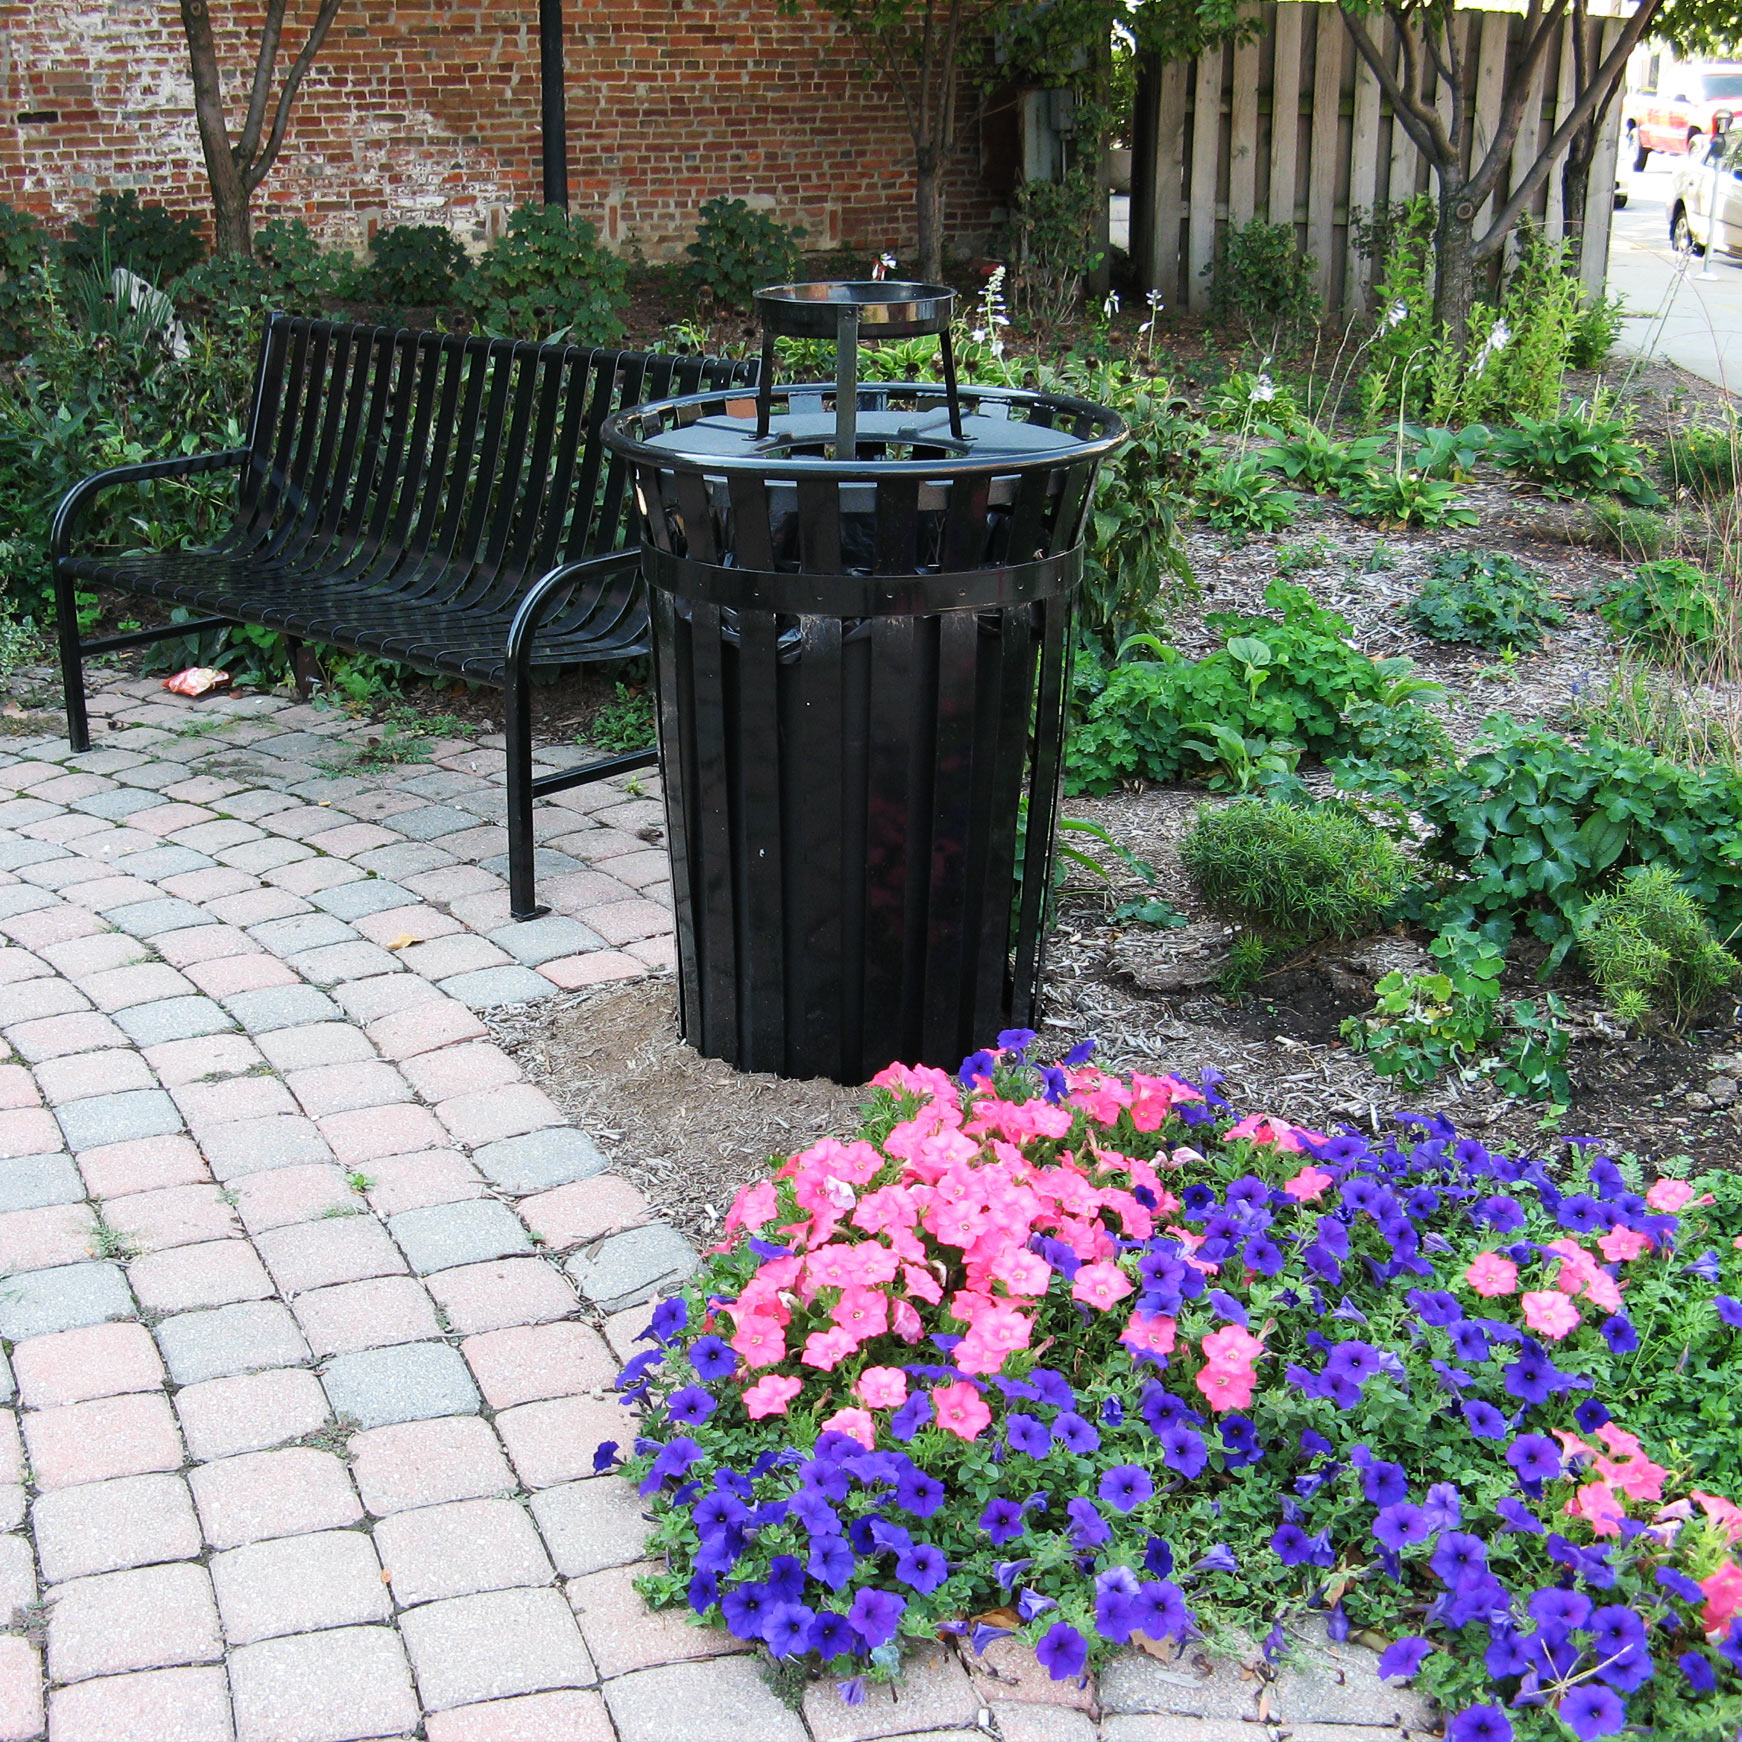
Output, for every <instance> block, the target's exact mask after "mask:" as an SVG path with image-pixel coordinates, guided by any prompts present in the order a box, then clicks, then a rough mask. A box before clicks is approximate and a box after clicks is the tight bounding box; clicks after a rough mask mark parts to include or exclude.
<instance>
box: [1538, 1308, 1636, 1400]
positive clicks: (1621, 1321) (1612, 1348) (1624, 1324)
mask: <svg viewBox="0 0 1742 1742" xmlns="http://www.w3.org/2000/svg"><path fill="white" fill-rule="evenodd" d="M1597 1329H1598V1331H1599V1332H1601V1333H1602V1337H1603V1341H1604V1342H1605V1343H1607V1344H1608V1345H1609V1353H1610V1354H1611V1355H1631V1354H1632V1353H1633V1351H1634V1350H1635V1349H1637V1348H1638V1347H1639V1333H1638V1332H1637V1331H1636V1330H1634V1328H1633V1321H1632V1320H1631V1319H1629V1318H1628V1316H1627V1315H1626V1314H1625V1313H1616V1314H1614V1316H1613V1317H1611V1318H1606V1319H1605V1320H1604V1321H1603V1322H1602V1324H1600V1325H1599V1326H1598V1327H1597ZM1531 1401H1532V1402H1535V1403H1540V1402H1541V1401H1542V1400H1541V1398H1533V1399H1532V1400H1531Z"/></svg>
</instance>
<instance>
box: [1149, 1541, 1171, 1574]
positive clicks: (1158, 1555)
mask: <svg viewBox="0 0 1742 1742" xmlns="http://www.w3.org/2000/svg"><path fill="white" fill-rule="evenodd" d="M1143 1570H1144V1571H1145V1572H1146V1573H1148V1574H1149V1575H1150V1577H1151V1578H1155V1579H1165V1578H1166V1577H1167V1575H1168V1574H1169V1573H1171V1572H1172V1571H1173V1548H1172V1546H1171V1544H1169V1542H1168V1540H1167V1538H1166V1537H1162V1536H1152V1537H1151V1538H1150V1539H1149V1542H1148V1545H1147V1546H1146V1547H1145V1549H1144V1551H1143Z"/></svg>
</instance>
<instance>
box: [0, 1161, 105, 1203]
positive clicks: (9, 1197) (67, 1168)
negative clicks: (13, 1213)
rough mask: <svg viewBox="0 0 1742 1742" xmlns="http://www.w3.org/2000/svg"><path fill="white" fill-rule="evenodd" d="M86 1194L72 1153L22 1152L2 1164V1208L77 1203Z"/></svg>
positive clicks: (0, 1176) (0, 1166)
mask: <svg viewBox="0 0 1742 1742" xmlns="http://www.w3.org/2000/svg"><path fill="white" fill-rule="evenodd" d="M84 1195H85V1182H84V1181H83V1180H82V1179H81V1178H80V1177H79V1170H78V1169H77V1168H76V1167H74V1166H73V1161H72V1157H71V1156H70V1155H19V1156H14V1157H13V1158H12V1159H11V1160H10V1161H7V1162H6V1163H5V1164H4V1165H0V1211H5V1210H34V1209H37V1208H39V1207H40V1206H42V1205H44V1204H76V1203H78V1202H79V1200H80V1199H81V1198H83V1197H84Z"/></svg>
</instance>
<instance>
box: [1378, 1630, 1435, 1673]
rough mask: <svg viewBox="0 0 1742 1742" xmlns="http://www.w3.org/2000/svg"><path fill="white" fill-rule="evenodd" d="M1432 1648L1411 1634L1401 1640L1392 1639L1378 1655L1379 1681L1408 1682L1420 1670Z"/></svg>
mask: <svg viewBox="0 0 1742 1742" xmlns="http://www.w3.org/2000/svg"><path fill="white" fill-rule="evenodd" d="M1432 1650H1433V1647H1432V1646H1431V1645H1429V1644H1428V1642H1427V1641H1426V1640H1425V1639H1421V1638H1417V1637H1416V1636H1415V1635H1413V1634H1411V1635H1409V1636H1408V1637H1406V1638H1403V1639H1394V1640H1392V1642H1391V1643H1390V1644H1389V1645H1388V1646H1386V1648H1385V1649H1384V1650H1383V1651H1382V1652H1381V1653H1380V1654H1379V1679H1380V1680H1381V1681H1391V1680H1398V1681H1408V1680H1409V1679H1410V1678H1411V1677H1412V1676H1413V1675H1414V1674H1415V1672H1416V1671H1417V1670H1418V1669H1420V1668H1421V1666H1422V1662H1423V1660H1424V1659H1425V1658H1426V1657H1427V1655H1428V1653H1429V1652H1430V1651H1432Z"/></svg>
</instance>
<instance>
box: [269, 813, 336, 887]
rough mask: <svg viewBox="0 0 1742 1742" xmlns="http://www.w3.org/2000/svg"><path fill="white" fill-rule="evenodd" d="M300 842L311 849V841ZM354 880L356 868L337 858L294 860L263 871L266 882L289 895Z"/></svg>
mask: <svg viewBox="0 0 1742 1742" xmlns="http://www.w3.org/2000/svg"><path fill="white" fill-rule="evenodd" d="M327 833H328V834H331V833H332V831H331V830H330V829H329V830H328V831H327ZM303 845H304V846H306V847H308V848H309V849H310V851H311V852H312V851H313V841H312V840H310V841H305V842H304V843H303ZM357 880H358V873H357V871H356V870H355V869H354V868H353V867H352V866H349V865H346V864H343V863H341V862H340V861H339V860H337V859H316V858H302V859H297V860H295V861H293V862H291V863H289V864H284V865H279V866H277V867H275V868H274V869H273V870H271V871H268V872H267V873H266V874H265V881H266V882H268V883H274V884H276V885H277V886H278V887H279V888H280V889H284V890H288V891H289V892H290V893H291V894H292V895H317V894H319V893H320V891H321V890H323V889H332V888H335V887H337V886H338V885H339V884H341V883H355V882H356V881H357Z"/></svg>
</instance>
